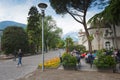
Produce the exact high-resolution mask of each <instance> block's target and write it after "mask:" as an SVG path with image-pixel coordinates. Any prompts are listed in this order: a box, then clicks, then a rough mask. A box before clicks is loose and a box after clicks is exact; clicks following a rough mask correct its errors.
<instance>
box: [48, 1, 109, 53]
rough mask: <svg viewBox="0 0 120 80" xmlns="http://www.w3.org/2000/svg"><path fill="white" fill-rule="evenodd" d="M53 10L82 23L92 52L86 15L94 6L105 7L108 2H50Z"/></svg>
mask: <svg viewBox="0 0 120 80" xmlns="http://www.w3.org/2000/svg"><path fill="white" fill-rule="evenodd" d="M49 1H50V4H51V6H52V8H53V9H54V10H55V11H56V13H57V14H62V15H64V14H67V13H68V14H70V15H71V16H72V17H73V18H74V19H75V20H76V21H77V22H79V23H81V24H82V25H83V27H84V29H85V32H86V36H87V39H88V46H89V51H92V45H91V41H90V40H89V36H90V35H89V32H88V30H87V24H86V14H87V11H88V9H89V8H91V7H92V6H96V5H99V6H101V5H102V6H103V5H105V4H107V2H106V1H108V0H49Z"/></svg>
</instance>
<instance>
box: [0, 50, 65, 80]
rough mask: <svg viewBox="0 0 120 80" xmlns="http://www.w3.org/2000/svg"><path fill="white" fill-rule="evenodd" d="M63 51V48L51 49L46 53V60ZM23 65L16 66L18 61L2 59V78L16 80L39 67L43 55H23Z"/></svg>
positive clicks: (0, 72)
mask: <svg viewBox="0 0 120 80" xmlns="http://www.w3.org/2000/svg"><path fill="white" fill-rule="evenodd" d="M59 52H61V53H62V52H63V50H56V51H50V52H48V53H45V55H44V56H45V57H44V58H45V60H47V59H50V58H52V57H56V56H57V57H58V53H59ZM22 62H23V65H22V66H21V67H16V64H17V61H13V60H12V59H10V60H3V61H2V60H1V61H0V80H16V79H18V78H20V77H23V76H25V75H26V74H28V73H30V72H33V71H34V70H36V68H37V67H38V64H39V63H42V55H41V54H40V55H35V56H29V57H23V59H22Z"/></svg>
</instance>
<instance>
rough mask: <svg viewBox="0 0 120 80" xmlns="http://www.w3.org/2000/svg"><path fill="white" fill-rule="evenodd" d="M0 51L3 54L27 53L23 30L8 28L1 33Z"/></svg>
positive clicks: (26, 38) (13, 27) (26, 42)
mask: <svg viewBox="0 0 120 80" xmlns="http://www.w3.org/2000/svg"><path fill="white" fill-rule="evenodd" d="M1 42H2V50H3V51H4V52H5V54H10V53H13V52H14V50H18V49H22V51H23V52H27V51H28V48H29V47H28V36H27V34H26V32H25V31H24V29H23V28H21V27H16V26H10V27H7V28H6V29H5V30H4V31H3V36H2V41H1Z"/></svg>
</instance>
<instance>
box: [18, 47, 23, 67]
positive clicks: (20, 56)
mask: <svg viewBox="0 0 120 80" xmlns="http://www.w3.org/2000/svg"><path fill="white" fill-rule="evenodd" d="M22 56H23V53H22V51H21V49H19V51H18V64H17V66H19V65H20V66H22Z"/></svg>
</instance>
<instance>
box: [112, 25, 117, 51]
mask: <svg viewBox="0 0 120 80" xmlns="http://www.w3.org/2000/svg"><path fill="white" fill-rule="evenodd" d="M113 32H114V43H115V45H114V47H115V49H118V45H117V35H116V27H115V25H114V24H113Z"/></svg>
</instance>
